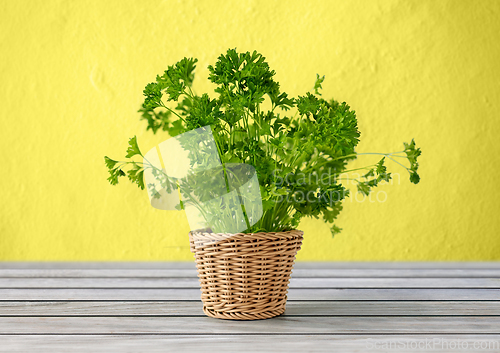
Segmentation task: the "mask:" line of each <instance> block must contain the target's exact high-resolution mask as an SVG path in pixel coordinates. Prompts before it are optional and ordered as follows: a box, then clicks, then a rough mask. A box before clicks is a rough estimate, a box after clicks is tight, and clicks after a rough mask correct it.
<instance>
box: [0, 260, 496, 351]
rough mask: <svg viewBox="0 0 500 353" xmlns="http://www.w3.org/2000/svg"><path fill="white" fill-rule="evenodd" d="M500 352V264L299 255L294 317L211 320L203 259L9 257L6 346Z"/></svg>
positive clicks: (2, 330)
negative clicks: (306, 258) (200, 272)
mask: <svg viewBox="0 0 500 353" xmlns="http://www.w3.org/2000/svg"><path fill="white" fill-rule="evenodd" d="M261 351H263V352H414V351H426V352H456V351H460V352H480V351H487V352H500V263H492V262H484V263H297V264H296V265H295V269H294V271H293V274H292V280H291V283H290V290H289V294H288V303H287V310H286V313H285V314H284V315H282V316H280V317H276V318H272V319H267V320H257V321H232V320H219V319H213V318H209V317H206V316H204V314H203V312H202V304H201V301H200V289H199V284H198V279H197V277H196V270H195V267H194V262H187V263H0V352H51V353H57V352H92V353H94V352H261Z"/></svg>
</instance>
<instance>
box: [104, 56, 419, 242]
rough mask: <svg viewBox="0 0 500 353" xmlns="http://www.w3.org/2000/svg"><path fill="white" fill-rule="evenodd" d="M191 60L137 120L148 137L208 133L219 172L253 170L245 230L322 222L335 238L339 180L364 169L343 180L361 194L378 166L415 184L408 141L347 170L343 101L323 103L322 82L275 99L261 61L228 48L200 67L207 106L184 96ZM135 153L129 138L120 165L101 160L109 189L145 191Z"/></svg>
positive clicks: (174, 69) (151, 88) (341, 190)
mask: <svg viewBox="0 0 500 353" xmlns="http://www.w3.org/2000/svg"><path fill="white" fill-rule="evenodd" d="M196 62H197V59H192V58H189V59H188V58H184V59H182V60H180V61H179V62H177V63H176V64H175V65H173V66H169V67H168V69H167V70H166V71H165V72H164V73H163V75H161V76H160V75H158V76H157V77H156V82H153V83H150V84H148V85H147V86H146V88H145V89H144V92H143V93H144V96H145V99H144V103H143V104H142V108H141V109H140V110H139V112H140V113H141V115H142V119H145V120H146V121H147V123H148V126H147V129H151V130H152V131H153V133H155V134H156V132H158V131H159V130H161V131H166V132H167V133H168V134H169V135H170V136H176V135H178V134H180V133H183V132H186V131H190V130H193V129H197V128H200V127H203V126H207V125H210V126H211V128H212V132H213V135H214V139H215V142H216V145H217V149H218V152H219V156H220V159H221V161H222V163H223V165H224V164H225V163H247V164H250V165H252V166H253V167H254V168H255V169H256V172H257V175H258V180H259V185H260V191H261V197H262V203H263V204H262V205H263V215H262V217H261V218H260V220H259V221H258V222H257V223H255V224H254V225H252V226H250V227H249V228H248V229H247V230H246V232H258V231H267V232H272V231H286V230H291V229H294V228H296V227H297V226H298V224H299V221H300V219H301V218H302V217H305V216H309V217H315V218H319V217H322V218H323V219H324V220H325V221H326V222H328V223H330V224H332V226H331V230H332V234H335V233H337V232H339V231H340V228H338V227H337V226H336V225H334V224H333V222H334V220H335V219H336V217H337V215H338V214H339V212H340V211H341V210H342V201H343V200H344V199H345V198H346V197H348V196H349V190H347V189H346V187H345V186H344V185H343V184H342V181H343V180H346V178H343V177H341V175H342V176H344V175H348V174H347V173H349V172H353V171H359V170H364V172H363V173H365V174H363V175H359V174H358V177H356V178H350V179H349V180H353V181H354V182H355V183H356V184H357V190H358V192H360V193H362V194H363V195H369V193H370V192H371V190H372V189H373V188H374V187H376V186H377V185H379V184H380V183H381V182H383V181H386V182H387V181H389V180H391V173H389V172H388V171H387V168H386V166H385V162H386V160H391V161H392V162H395V163H396V164H398V165H400V166H401V167H403V168H405V169H406V170H407V171H408V173H409V178H410V181H411V182H412V183H414V184H417V183H418V182H419V180H420V177H419V175H418V173H417V170H418V162H417V158H418V156H420V154H421V151H420V149H419V148H416V146H415V142H414V141H413V140H412V141H411V142H410V143H404V149H403V150H402V151H399V152H393V153H368V154H376V155H381V156H382V159H381V160H380V161H379V162H378V163H376V164H373V165H367V166H365V167H363V168H356V169H351V170H349V169H348V168H347V164H348V162H349V161H351V160H353V159H355V158H356V157H357V156H358V155H360V154H358V153H356V151H355V147H356V145H357V144H358V141H359V137H360V133H359V131H358V127H357V120H356V114H355V112H354V111H353V110H351V109H350V107H349V106H348V105H347V104H346V103H345V102H343V103H339V102H337V101H335V100H334V99H330V100H325V99H323V98H322V97H321V93H320V89H321V88H322V87H321V85H322V82H323V80H324V76H323V77H320V76H319V75H317V76H316V82H315V84H314V88H313V90H312V92H306V93H305V94H304V95H302V96H298V97H296V98H292V97H289V96H288V95H287V94H286V93H284V92H281V91H280V85H279V83H278V82H276V81H275V80H274V76H275V71H274V70H271V69H270V67H269V65H268V63H267V62H266V61H265V58H264V57H263V56H262V55H261V54H259V53H257V52H255V51H254V52H253V53H250V52H246V53H238V52H237V51H236V50H235V49H230V50H228V51H227V53H226V54H225V55H224V54H222V55H220V56H219V58H218V60H217V62H216V63H215V66H211V65H210V66H209V67H208V69H209V72H210V75H209V80H210V81H211V82H213V83H214V84H216V85H217V88H216V89H215V92H216V93H217V97H216V98H210V97H209V95H208V94H206V93H204V94H202V95H201V96H199V95H196V94H195V93H194V91H193V89H192V85H193V80H194V70H195V67H196ZM363 154H366V153H363ZM136 155H139V156H142V154H141V152H140V150H139V147H138V145H137V140H136V137H133V138H132V139H130V141H129V147H128V150H127V155H126V159H127V160H126V161H120V162H119V161H115V160H112V159H110V158H108V157H105V162H106V165H107V167H108V169H109V173H110V177H109V178H108V180H109V181H110V182H111V184H113V185H114V184H117V183H118V178H119V177H121V176H125V175H127V176H128V178H129V179H130V180H131V181H132V182H134V183H137V185H138V186H139V187H140V188H141V189H144V187H145V186H144V181H143V173H144V168H147V167H150V166H147V165H144V164H142V163H141V162H138V161H134V160H133V159H132V157H134V156H136ZM404 160H406V161H407V163H409V166H405V165H404V164H403V163H402V162H403V161H404ZM127 167H128V168H129V169H128V171H125V170H124V169H125V168H127ZM156 172H157V173H159V171H156ZM149 192H150V193H152V194H153V193H155V192H156V191H155V190H149Z"/></svg>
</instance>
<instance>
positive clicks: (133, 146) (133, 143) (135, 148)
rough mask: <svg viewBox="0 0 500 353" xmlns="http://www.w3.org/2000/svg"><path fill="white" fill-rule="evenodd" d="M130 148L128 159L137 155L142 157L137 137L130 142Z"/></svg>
mask: <svg viewBox="0 0 500 353" xmlns="http://www.w3.org/2000/svg"><path fill="white" fill-rule="evenodd" d="M128 145H129V147H128V148H127V155H126V156H125V157H126V158H130V157H133V156H135V155H140V156H142V154H141V151H140V150H139V146H138V145H137V137H136V136H134V137H132V138H131V139H130V140H129V141H128Z"/></svg>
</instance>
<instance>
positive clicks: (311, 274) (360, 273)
mask: <svg viewBox="0 0 500 353" xmlns="http://www.w3.org/2000/svg"><path fill="white" fill-rule="evenodd" d="M374 267H375V268H366V269H355V268H351V269H350V268H345V269H344V268H342V269H339V268H331V269H328V268H316V269H315V268H297V266H295V268H294V270H293V272H292V277H293V278H353V277H367V278H379V277H383V278H386V277H401V278H455V277H458V278H460V277H465V278H481V277H485V278H500V269H495V268H490V269H481V268H477V269H476V268H472V269H453V268H445V269H418V268H416V269H415V268H414V269H406V268H401V269H391V268H388V269H386V268H376V265H375V266H374ZM40 277H43V278H60V277H64V278H67V277H71V278H123V277H142V278H172V277H173V278H175V277H192V278H196V277H197V272H196V269H194V268H171V269H157V268H152V269H141V268H135V269H134V268H124V269H106V268H103V269H96V268H89V269H52V268H48V269H43V268H42V269H15V268H14V269H12V268H7V269H1V268H0V278H40Z"/></svg>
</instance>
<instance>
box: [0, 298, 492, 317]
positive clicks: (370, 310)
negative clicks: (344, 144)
mask: <svg viewBox="0 0 500 353" xmlns="http://www.w3.org/2000/svg"><path fill="white" fill-rule="evenodd" d="M202 306H203V305H202V303H201V301H184V302H182V301H172V302H165V301H161V302H147V301H146V302H99V301H96V302H0V316H175V315H186V316H204V314H203V311H202ZM285 315H286V316H435V315H449V316H471V315H472V316H479V315H481V316H482V315H485V316H491V315H498V316H500V301H497V302H418V301H417V302H392V301H388V302H384V301H378V302H356V301H339V302H334V301H323V302H322V301H290V300H289V301H288V303H287V306H286V312H285Z"/></svg>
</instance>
